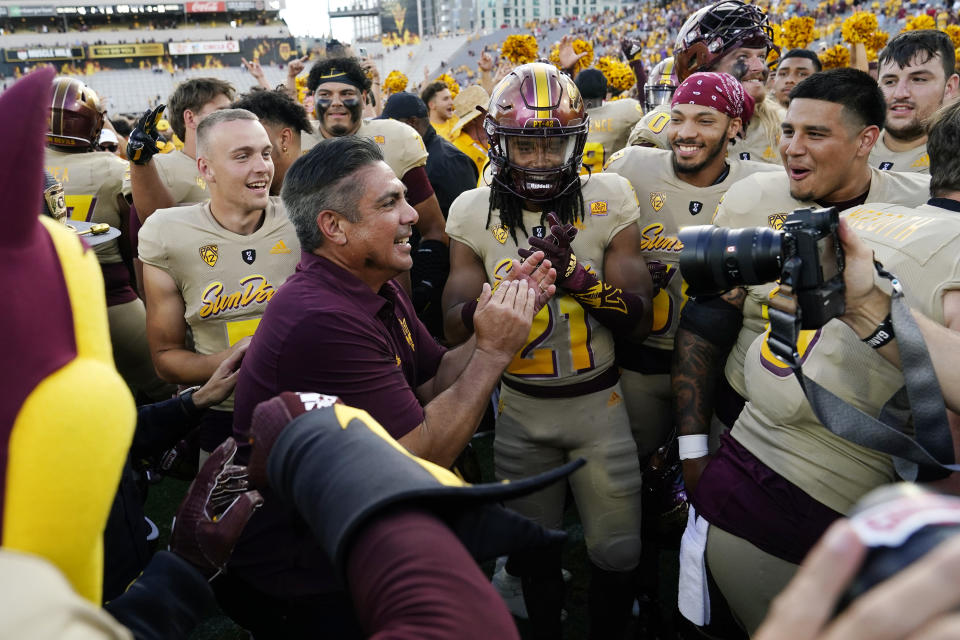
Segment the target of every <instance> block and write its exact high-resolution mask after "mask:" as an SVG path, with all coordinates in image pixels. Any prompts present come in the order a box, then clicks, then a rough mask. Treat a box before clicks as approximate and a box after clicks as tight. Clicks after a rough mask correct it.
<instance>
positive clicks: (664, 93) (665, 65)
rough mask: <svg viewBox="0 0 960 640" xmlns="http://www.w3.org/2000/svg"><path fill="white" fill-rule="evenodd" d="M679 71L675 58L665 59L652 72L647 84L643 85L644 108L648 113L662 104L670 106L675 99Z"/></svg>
mask: <svg viewBox="0 0 960 640" xmlns="http://www.w3.org/2000/svg"><path fill="white" fill-rule="evenodd" d="M678 84H680V83H679V82H677V70H676V66H675V65H674V62H673V57H672V56H671V57H669V58H664V59H663V60H661V61H660V62H658V63H657V64H656V65H654V67H653V69H652V70H651V71H650V75H649V76H648V77H647V82H646V84H644V85H643V106H644V108H645V109H646V110H647V111H653V110H654V109H656V108H657V106H659V105H661V104H665V105H669V104H670V101H671V100H672V99H673V92H674V91H676V90H677V85H678Z"/></svg>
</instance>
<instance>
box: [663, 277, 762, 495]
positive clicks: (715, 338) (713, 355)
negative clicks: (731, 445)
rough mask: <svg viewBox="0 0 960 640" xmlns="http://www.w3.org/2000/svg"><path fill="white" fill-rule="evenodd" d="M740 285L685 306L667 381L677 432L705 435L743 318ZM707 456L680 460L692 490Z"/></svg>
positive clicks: (744, 294)
mask: <svg viewBox="0 0 960 640" xmlns="http://www.w3.org/2000/svg"><path fill="white" fill-rule="evenodd" d="M745 299H746V291H745V290H743V289H742V288H737V289H733V290H732V291H728V292H727V293H725V294H723V295H722V296H717V297H711V298H695V299H691V300H689V301H688V302H687V304H686V306H685V307H684V309H683V315H682V316H681V320H680V327H679V329H678V330H677V335H676V338H675V342H674V347H673V362H672V363H671V367H670V384H671V388H672V393H671V397H672V398H673V416H674V424H676V426H677V432H678V434H679V435H681V436H692V435H708V434H709V433H710V417H711V416H712V415H713V406H714V399H715V394H716V389H717V382H718V381H719V380H720V376H722V375H723V365H724V363H725V362H726V359H727V354H728V353H729V352H730V348H731V347H732V346H733V344H734V343H735V342H736V340H737V334H738V333H739V331H740V326H741V325H742V324H743V313H742V309H743V301H744V300H745ZM708 462H710V456H709V455H705V456H702V457H699V458H688V459H686V460H684V461H683V479H684V482H685V483H686V485H687V491H688V492H689V493H690V494H692V493H693V492H694V490H695V489H696V486H697V483H698V482H699V480H700V474H701V473H702V472H703V469H704V468H705V467H706V466H707V463H708Z"/></svg>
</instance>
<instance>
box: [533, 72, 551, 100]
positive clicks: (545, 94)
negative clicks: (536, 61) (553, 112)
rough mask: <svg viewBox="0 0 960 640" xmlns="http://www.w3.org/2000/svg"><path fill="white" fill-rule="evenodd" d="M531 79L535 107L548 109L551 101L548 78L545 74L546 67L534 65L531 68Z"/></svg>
mask: <svg viewBox="0 0 960 640" xmlns="http://www.w3.org/2000/svg"><path fill="white" fill-rule="evenodd" d="M533 79H534V95H535V96H536V98H535V100H536V108H537V109H550V108H551V107H552V106H553V101H552V100H550V80H549V77H548V76H547V70H546V68H545V67H543V68H541V66H540V65H538V66H537V67H535V68H534V70H533Z"/></svg>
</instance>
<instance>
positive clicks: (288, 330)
mask: <svg viewBox="0 0 960 640" xmlns="http://www.w3.org/2000/svg"><path fill="white" fill-rule="evenodd" d="M443 354H444V349H443V347H441V346H440V345H438V344H437V343H436V342H435V341H434V339H433V338H432V337H431V336H430V334H429V332H428V331H427V329H426V328H425V327H424V326H423V324H421V323H420V321H419V320H418V319H417V316H416V313H415V312H414V310H413V304H412V303H411V302H410V299H409V298H408V297H407V295H406V293H404V292H403V290H402V289H401V288H400V287H399V286H398V285H397V284H396V283H395V282H393V281H390V282H388V283H387V284H385V285H384V286H383V287H382V288H381V289H380V291H379V292H377V293H374V292H373V291H371V289H370V287H368V286H367V285H366V284H364V283H363V282H362V281H361V280H360V279H359V278H357V277H356V276H355V275H353V274H352V273H350V272H349V271H346V270H345V269H343V268H341V267H339V266H337V265H336V264H334V263H333V262H331V261H329V260H327V259H326V258H321V257H320V256H317V255H314V254H312V253H306V252H304V253H303V254H302V256H301V258H300V264H299V265H297V271H296V273H294V275H292V276H291V277H290V278H288V279H287V281H286V282H285V283H284V284H283V285H282V286H281V287H280V289H279V290H278V291H277V293H276V295H275V296H274V297H273V299H272V300H271V301H270V304H268V305H267V310H266V312H265V313H264V314H263V319H262V320H261V321H260V325H259V326H258V327H257V332H256V334H255V335H254V337H253V342H252V343H251V344H250V349H249V350H248V351H247V354H246V356H244V359H243V366H242V367H241V369H240V375H239V378H238V381H237V391H236V394H235V398H236V404H235V408H234V422H233V425H234V432H235V433H236V432H245V431H246V429H247V428H248V427H249V425H250V419H251V416H252V414H253V409H254V407H256V406H257V404H259V403H260V402H262V401H264V400H269V399H270V398H272V397H273V396H275V395H277V394H278V393H280V392H282V391H313V392H318V393H326V394H330V395H336V396H340V398H341V399H342V400H343V401H344V402H345V403H347V404H349V405H351V406H354V407H358V408H360V409H364V410H366V411H367V412H369V413H370V415H372V416H373V417H374V418H375V419H376V420H377V422H379V423H380V424H381V425H383V427H384V429H386V430H387V431H388V432H389V433H390V435H392V436H393V437H394V438H400V437H401V436H403V435H405V434H406V433H407V432H409V431H410V430H411V429H413V428H414V427H416V426H417V425H418V424H420V423H421V422H423V408H422V407H421V406H420V402H419V400H418V399H417V396H416V395H415V394H414V390H415V389H416V388H417V387H418V386H420V385H421V384H423V383H424V382H426V381H428V380H430V378H432V377H433V376H434V375H435V374H436V373H437V368H438V367H439V365H440V359H441V358H442V357H443Z"/></svg>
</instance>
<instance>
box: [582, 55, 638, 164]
mask: <svg viewBox="0 0 960 640" xmlns="http://www.w3.org/2000/svg"><path fill="white" fill-rule="evenodd" d="M576 83H577V89H579V90H580V95H581V96H583V102H584V104H586V105H587V115H588V116H590V132H589V133H587V144H586V146H584V148H583V167H584V169H583V170H584V172H587V171H589V172H590V173H600V172H601V171H603V165H604V164H605V163H606V162H607V160H608V159H609V158H610V156H612V155H613V154H614V153H615V152H617V151H619V150H620V149H623V147H625V146H626V144H627V136H628V135H629V134H630V131H631V130H632V129H633V126H634V125H635V124H637V121H638V120H639V119H640V117H641V116H643V109H642V108H641V107H640V103H639V102H637V101H636V100H634V99H633V98H621V99H619V100H614V101H613V102H607V103H604V102H603V100H604V98H606V96H607V78H606V77H605V76H604V75H603V73H601V71H600V70H599V69H592V68H591V69H584V70H583V71H581V72H580V73H578V74H577V78H576Z"/></svg>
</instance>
